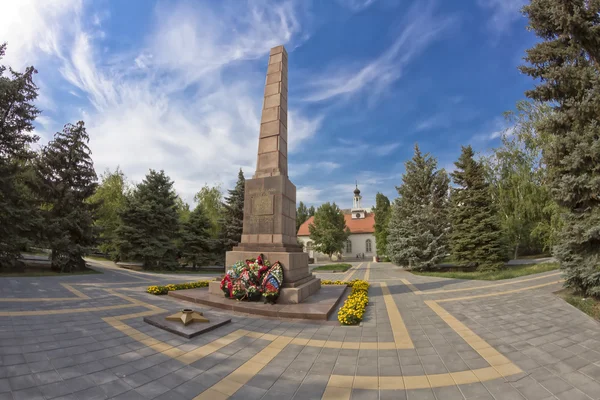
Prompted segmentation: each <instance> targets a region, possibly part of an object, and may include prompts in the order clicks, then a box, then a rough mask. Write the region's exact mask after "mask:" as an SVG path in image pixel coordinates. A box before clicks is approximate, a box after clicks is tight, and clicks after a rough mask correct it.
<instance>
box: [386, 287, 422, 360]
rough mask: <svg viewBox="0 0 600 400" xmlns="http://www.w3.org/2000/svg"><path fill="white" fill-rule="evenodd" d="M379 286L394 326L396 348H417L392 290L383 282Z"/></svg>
mask: <svg viewBox="0 0 600 400" xmlns="http://www.w3.org/2000/svg"><path fill="white" fill-rule="evenodd" d="M379 285H380V286H381V291H382V292H383V300H384V302H385V308H386V310H387V313H388V317H389V319H390V324H391V325H392V332H393V334H394V342H395V344H396V348H399V349H412V348H414V347H415V346H414V344H413V342H412V340H411V339H410V336H409V335H408V330H407V329H406V325H404V321H403V320H402V315H400V311H399V310H398V306H396V302H395V301H394V298H393V297H392V294H391V293H390V289H389V288H388V286H387V284H386V283H385V282H381V283H380V284H379Z"/></svg>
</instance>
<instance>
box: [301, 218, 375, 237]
mask: <svg viewBox="0 0 600 400" xmlns="http://www.w3.org/2000/svg"><path fill="white" fill-rule="evenodd" d="M314 218H315V217H310V218H309V219H308V220H306V221H305V222H304V223H303V224H302V225H300V229H298V236H308V235H310V232H309V231H308V226H309V225H310V224H312V222H313V219H314ZM344 219H345V220H346V226H347V227H348V228H350V232H352V233H373V232H375V214H373V213H368V214H367V216H366V217H365V218H360V219H352V214H344Z"/></svg>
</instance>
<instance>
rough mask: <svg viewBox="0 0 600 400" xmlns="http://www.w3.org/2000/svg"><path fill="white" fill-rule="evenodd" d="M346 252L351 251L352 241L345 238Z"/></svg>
mask: <svg viewBox="0 0 600 400" xmlns="http://www.w3.org/2000/svg"><path fill="white" fill-rule="evenodd" d="M346 253H352V242H351V241H349V240H346Z"/></svg>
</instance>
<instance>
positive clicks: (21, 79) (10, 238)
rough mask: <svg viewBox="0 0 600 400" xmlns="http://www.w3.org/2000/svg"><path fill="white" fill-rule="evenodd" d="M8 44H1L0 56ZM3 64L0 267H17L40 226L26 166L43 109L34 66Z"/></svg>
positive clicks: (0, 83) (0, 92) (0, 79)
mask: <svg viewBox="0 0 600 400" xmlns="http://www.w3.org/2000/svg"><path fill="white" fill-rule="evenodd" d="M5 50H6V44H0V60H1V59H2V57H3V56H4V53H5ZM6 72H7V68H6V67H5V66H3V65H0V268H3V267H15V266H16V265H17V264H18V258H19V256H20V254H21V250H23V249H24V248H25V247H26V246H27V245H28V244H30V242H31V239H32V238H34V237H35V236H36V232H37V231H38V229H36V227H39V225H38V224H39V222H40V221H39V213H38V212H37V208H36V204H35V202H34V199H33V196H32V192H31V186H32V185H31V184H32V182H31V179H29V177H30V176H31V175H32V174H29V173H28V171H27V170H29V169H31V170H33V169H34V168H33V167H32V164H31V160H32V159H33V158H34V153H33V152H32V151H31V149H30V147H29V146H30V145H31V144H32V143H35V142H36V141H37V140H38V139H39V138H38V137H37V136H36V135H33V134H31V132H32V131H33V129H34V127H33V122H34V120H35V118H36V116H37V115H38V114H39V113H40V111H39V110H38V109H37V108H36V107H35V105H34V101H35V99H36V98H37V95H38V94H37V93H38V88H37V87H36V86H35V84H34V83H33V75H34V74H35V73H37V71H36V70H35V68H33V67H29V68H27V69H25V72H23V73H20V72H16V71H14V70H12V69H10V68H9V69H8V74H6Z"/></svg>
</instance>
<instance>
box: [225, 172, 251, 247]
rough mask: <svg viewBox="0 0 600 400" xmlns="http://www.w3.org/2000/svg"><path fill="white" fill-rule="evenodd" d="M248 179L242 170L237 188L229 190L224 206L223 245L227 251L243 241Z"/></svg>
mask: <svg viewBox="0 0 600 400" xmlns="http://www.w3.org/2000/svg"><path fill="white" fill-rule="evenodd" d="M245 185H246V179H245V178H244V173H243V172H242V169H241V168H240V172H239V173H238V180H237V183H236V184H235V188H234V189H232V190H229V191H228V192H229V196H227V197H226V198H225V203H224V204H223V217H222V221H223V222H222V230H221V243H222V245H223V248H224V249H225V251H229V250H231V249H232V248H233V247H234V246H237V245H238V244H239V243H240V241H241V240H242V230H243V225H244V187H245Z"/></svg>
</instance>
